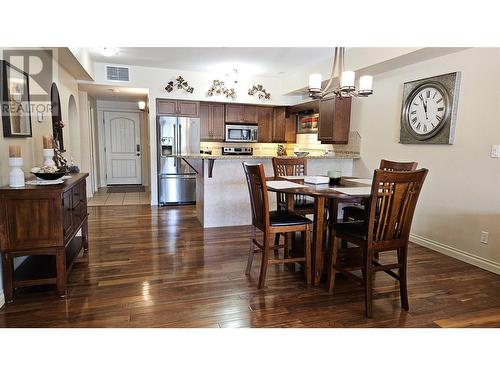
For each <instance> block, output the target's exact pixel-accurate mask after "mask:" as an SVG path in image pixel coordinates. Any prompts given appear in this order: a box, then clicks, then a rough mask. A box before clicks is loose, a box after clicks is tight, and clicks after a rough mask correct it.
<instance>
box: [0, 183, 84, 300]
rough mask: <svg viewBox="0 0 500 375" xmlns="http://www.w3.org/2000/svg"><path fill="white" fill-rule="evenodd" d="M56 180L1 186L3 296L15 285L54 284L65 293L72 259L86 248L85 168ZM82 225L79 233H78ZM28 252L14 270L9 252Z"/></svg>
mask: <svg viewBox="0 0 500 375" xmlns="http://www.w3.org/2000/svg"><path fill="white" fill-rule="evenodd" d="M71 176H72V177H71V178H70V179H67V180H65V181H64V182H63V183H62V184H59V185H46V186H33V185H26V187H24V188H10V187H1V188H0V251H1V252H2V260H3V279H4V293H5V299H6V300H7V301H8V302H10V301H12V300H13V296H14V290H15V289H16V288H19V287H24V286H33V285H44V284H56V286H57V292H58V294H59V295H60V296H64V295H65V294H66V278H67V275H68V273H69V271H70V269H71V266H72V265H73V262H74V261H75V259H76V258H77V256H78V254H79V253H80V252H81V250H82V248H83V249H84V250H87V249H88V220H87V218H88V213H87V195H86V185H85V179H86V178H87V176H88V174H87V173H80V174H74V175H71ZM80 230H81V235H78V236H77V234H78V233H79V231H80ZM20 256H29V258H28V259H26V260H25V261H24V262H23V263H22V264H21V265H19V267H18V268H17V269H15V270H14V258H16V257H20Z"/></svg>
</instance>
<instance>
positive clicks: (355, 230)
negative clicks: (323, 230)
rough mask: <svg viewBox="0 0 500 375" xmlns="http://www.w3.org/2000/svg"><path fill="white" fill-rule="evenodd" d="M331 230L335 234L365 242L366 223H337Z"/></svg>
mask: <svg viewBox="0 0 500 375" xmlns="http://www.w3.org/2000/svg"><path fill="white" fill-rule="evenodd" d="M333 230H334V231H335V233H336V234H340V235H342V234H346V235H348V236H351V237H357V238H359V239H362V240H366V223H365V222H364V221H347V222H338V223H335V224H333Z"/></svg>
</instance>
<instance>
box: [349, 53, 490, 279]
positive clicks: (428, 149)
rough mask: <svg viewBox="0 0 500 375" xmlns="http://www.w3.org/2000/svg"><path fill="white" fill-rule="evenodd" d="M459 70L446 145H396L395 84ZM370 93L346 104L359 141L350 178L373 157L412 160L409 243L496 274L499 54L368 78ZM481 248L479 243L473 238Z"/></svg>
mask: <svg viewBox="0 0 500 375" xmlns="http://www.w3.org/2000/svg"><path fill="white" fill-rule="evenodd" d="M453 71H461V72H462V80H461V92H460V97H459V103H458V114H457V122H456V134H455V144H454V145H403V144H399V128H400V114H401V106H402V103H401V101H402V91H403V83H404V82H406V81H411V80H415V79H419V78H425V77H429V76H433V75H438V74H443V73H449V72H453ZM374 90H375V91H374V92H375V93H374V95H373V96H372V97H370V98H366V99H358V100H356V101H355V103H354V104H353V109H352V122H351V124H352V128H351V130H357V131H358V132H359V133H360V135H361V160H358V161H356V162H355V165H354V173H355V175H358V176H367V175H371V173H372V171H373V169H375V168H376V167H377V165H378V164H379V162H380V159H382V158H387V159H392V160H415V161H418V163H419V166H420V167H425V168H428V169H429V174H428V177H427V180H426V183H425V185H424V188H423V191H422V194H421V197H420V201H419V204H418V207H417V211H416V215H415V219H414V223H413V227H412V233H413V234H414V235H415V236H413V237H412V238H413V240H415V241H419V242H420V243H422V244H425V245H427V246H429V247H432V248H434V249H436V250H439V251H442V252H444V253H447V254H449V255H452V256H455V257H457V258H460V259H463V260H465V261H468V262H470V263H473V264H476V265H479V266H481V267H484V268H486V269H489V270H491V271H494V272H497V273H500V159H493V158H490V157H489V151H490V147H491V145H492V144H500V91H499V90H500V49H498V48H492V49H487V48H473V49H468V50H464V51H462V52H458V53H454V54H450V55H447V56H443V57H439V58H435V59H432V60H427V61H425V62H421V63H417V64H414V65H409V66H406V67H404V68H400V69H397V70H392V71H389V72H386V73H383V74H380V75H376V76H374ZM482 230H485V231H488V232H489V243H488V244H481V243H480V232H481V231H482Z"/></svg>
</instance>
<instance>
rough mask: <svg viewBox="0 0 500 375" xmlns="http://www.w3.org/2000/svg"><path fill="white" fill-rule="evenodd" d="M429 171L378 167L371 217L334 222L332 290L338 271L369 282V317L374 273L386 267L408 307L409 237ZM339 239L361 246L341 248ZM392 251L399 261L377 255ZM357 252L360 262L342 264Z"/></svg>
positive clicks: (404, 307)
mask: <svg viewBox="0 0 500 375" xmlns="http://www.w3.org/2000/svg"><path fill="white" fill-rule="evenodd" d="M427 172H428V171H427V169H420V170H418V171H409V172H394V171H383V170H380V169H377V170H375V174H374V176H373V184H372V188H371V198H370V204H369V206H368V219H367V220H366V221H364V222H359V221H351V222H338V223H336V224H334V225H333V230H334V233H333V241H332V244H331V247H330V267H329V273H328V291H329V292H330V293H331V292H332V291H333V287H334V285H335V274H336V272H340V273H343V274H345V275H347V276H350V277H353V278H355V279H357V280H358V281H361V282H362V283H363V284H364V286H365V307H366V316H367V317H369V318H371V317H372V276H373V275H374V274H375V272H378V271H384V272H385V273H387V274H389V275H390V276H392V277H394V278H395V279H397V280H398V281H399V286H400V294H401V305H402V307H403V309H405V310H408V307H409V306H408V290H407V285H406V268H407V253H408V239H409V235H410V228H411V222H412V219H413V214H414V212H415V206H416V204H417V200H418V196H419V194H420V190H421V188H422V185H423V183H424V180H425V177H426V176H427ZM339 240H347V241H349V242H351V243H353V244H355V245H357V247H355V248H353V247H351V248H343V249H340V250H339V249H338V244H339ZM390 251H392V252H395V253H394V254H395V255H396V256H397V261H396V262H395V263H388V264H387V263H386V264H381V263H379V261H378V260H377V259H375V254H378V253H381V252H390ZM356 256H358V258H357V260H358V262H357V263H358V264H354V265H352V264H349V265H347V266H346V265H345V264H341V263H346V261H347V260H350V261H351V262H352V261H353V259H354V260H356ZM339 259H340V260H342V262H341V261H339ZM353 270H361V271H362V274H363V277H361V278H360V277H359V276H358V275H356V274H353V273H352V272H351V271H353ZM394 270H398V272H397V273H396V272H394Z"/></svg>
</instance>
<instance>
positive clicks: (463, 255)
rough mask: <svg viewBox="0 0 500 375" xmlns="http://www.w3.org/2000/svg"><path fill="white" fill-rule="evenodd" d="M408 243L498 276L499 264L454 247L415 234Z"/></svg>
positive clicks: (411, 235) (499, 271) (499, 273)
mask: <svg viewBox="0 0 500 375" xmlns="http://www.w3.org/2000/svg"><path fill="white" fill-rule="evenodd" d="M410 241H412V242H415V243H416V244H417V245H421V246H425V247H427V248H429V249H431V250H435V251H437V252H439V253H441V254H444V255H448V256H450V257H452V258H455V259H458V260H461V261H463V262H465V263H469V264H472V265H474V266H477V267H479V268H482V269H485V270H487V271H490V272H493V273H496V274H497V275H500V263H497V262H493V261H491V260H488V259H485V258H482V257H480V256H477V255H473V254H469V253H467V252H465V251H463V250H460V249H456V248H454V247H451V246H448V245H445V244H442V243H439V242H436V241H433V240H429V239H428V238H425V237H422V236H419V235H416V234H410Z"/></svg>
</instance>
